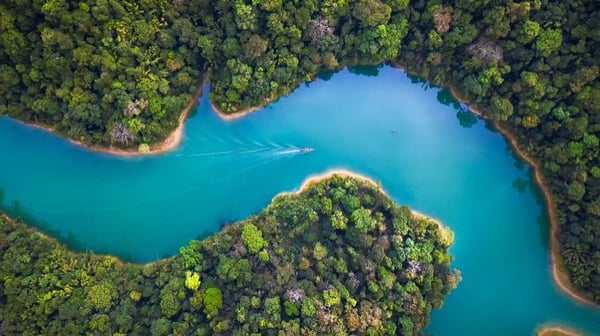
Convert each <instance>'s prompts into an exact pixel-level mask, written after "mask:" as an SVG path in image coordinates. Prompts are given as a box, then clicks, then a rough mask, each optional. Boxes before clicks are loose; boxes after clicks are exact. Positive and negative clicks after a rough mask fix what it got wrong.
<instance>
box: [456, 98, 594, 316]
mask: <svg viewBox="0 0 600 336" xmlns="http://www.w3.org/2000/svg"><path fill="white" fill-rule="evenodd" d="M449 91H450V93H451V94H452V96H453V97H454V98H455V99H456V100H457V101H459V102H461V103H463V104H466V105H468V107H469V110H470V111H472V112H473V113H474V114H476V115H477V116H479V117H481V118H484V119H486V120H489V121H491V122H492V123H493V125H494V127H495V128H496V129H497V130H498V132H499V133H500V134H501V135H502V136H503V137H504V138H506V139H507V140H508V142H509V143H510V146H511V147H512V149H513V150H514V151H515V153H517V156H519V158H521V159H522V160H523V161H525V162H527V164H529V165H530V166H531V167H533V171H534V176H535V180H536V182H537V184H538V186H539V187H540V190H541V191H542V194H543V195H544V200H545V202H546V208H547V209H548V217H549V219H550V259H551V262H552V276H553V278H554V281H555V282H556V284H557V285H558V287H559V288H560V289H561V290H562V291H563V292H564V293H565V294H567V295H568V296H569V297H571V298H572V299H574V300H576V301H578V302H580V303H583V304H585V305H588V306H591V307H595V308H598V307H600V305H598V304H596V303H595V302H593V301H591V300H589V299H588V298H586V297H585V296H584V295H582V294H580V293H579V292H577V290H576V289H574V288H573V286H572V285H571V282H570V280H569V279H568V277H567V275H566V274H564V273H563V272H562V271H561V270H560V264H559V263H560V257H559V256H558V255H559V252H560V244H559V242H558V238H557V234H558V219H557V217H556V208H555V206H554V202H553V200H552V196H551V193H550V189H549V188H548V186H547V184H546V183H545V182H544V178H543V176H542V173H541V169H540V166H539V164H538V163H537V162H536V161H535V160H533V159H532V158H530V157H529V156H528V155H527V154H526V153H525V152H524V151H522V150H521V149H520V148H519V146H518V143H517V139H516V138H515V137H514V136H513V135H512V133H510V131H508V130H507V129H506V128H504V127H502V126H500V124H499V123H497V122H496V121H494V120H490V118H487V117H486V116H484V115H483V113H482V112H481V111H479V110H478V109H477V108H475V107H473V106H472V105H470V103H469V101H468V100H467V99H465V98H464V97H462V96H460V95H459V94H458V93H457V92H456V90H454V88H452V87H450V88H449Z"/></svg>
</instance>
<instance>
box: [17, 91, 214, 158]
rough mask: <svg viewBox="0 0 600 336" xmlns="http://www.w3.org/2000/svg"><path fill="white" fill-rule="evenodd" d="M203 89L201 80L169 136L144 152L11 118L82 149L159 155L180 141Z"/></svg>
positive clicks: (130, 155)
mask: <svg viewBox="0 0 600 336" xmlns="http://www.w3.org/2000/svg"><path fill="white" fill-rule="evenodd" d="M203 91H204V82H202V84H201V85H200V88H199V89H198V90H197V91H196V93H195V94H194V96H193V98H192V101H190V102H189V103H188V105H187V106H186V107H185V108H184V109H183V110H182V111H181V113H180V114H179V119H178V121H177V123H178V124H177V127H176V128H175V129H174V130H173V132H171V134H169V136H167V137H166V138H165V139H164V140H162V141H161V142H159V143H156V144H154V145H152V146H150V151H148V152H145V153H142V152H140V151H139V150H138V149H137V148H129V149H123V148H118V147H114V146H108V147H106V146H100V145H88V144H85V143H83V142H81V141H79V140H74V139H70V138H68V137H65V136H63V135H62V134H59V133H57V132H55V131H54V129H53V128H52V127H50V126H46V125H42V124H40V123H35V122H25V121H22V120H17V119H13V120H15V121H17V122H18V123H20V124H22V125H24V126H26V127H31V128H37V129H41V130H44V131H46V132H50V133H52V134H55V135H57V136H59V137H60V138H63V139H65V140H67V141H68V142H69V143H71V144H73V145H75V146H79V147H83V148H84V149H86V150H88V151H90V152H94V153H102V154H109V155H114V156H120V157H138V156H153V155H159V154H163V153H166V152H170V151H173V150H175V149H176V148H177V147H178V146H179V144H180V143H181V140H182V139H183V129H184V127H185V121H186V120H187V117H188V116H189V114H190V111H192V110H193V109H194V108H195V107H196V106H198V100H199V99H200V97H201V96H202V93H203Z"/></svg>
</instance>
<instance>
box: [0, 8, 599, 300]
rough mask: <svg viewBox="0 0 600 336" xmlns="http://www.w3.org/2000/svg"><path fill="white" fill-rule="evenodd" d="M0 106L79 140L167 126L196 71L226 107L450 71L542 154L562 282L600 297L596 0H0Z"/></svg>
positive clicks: (141, 137)
mask: <svg viewBox="0 0 600 336" xmlns="http://www.w3.org/2000/svg"><path fill="white" fill-rule="evenodd" d="M0 45H1V46H2V48H0V60H1V61H2V62H1V63H0V114H7V115H9V116H11V117H14V118H17V119H20V120H23V121H26V122H29V123H38V124H43V125H47V126H50V127H52V128H53V129H54V130H56V131H57V132H59V133H61V134H63V135H65V136H68V137H70V138H72V139H75V140H78V141H81V142H84V143H86V144H96V145H97V144H99V145H103V146H122V147H133V148H135V147H138V146H139V148H140V149H142V150H145V149H147V146H148V145H151V144H154V143H156V142H159V141H161V140H162V139H164V138H166V137H167V136H168V134H169V133H170V132H171V131H172V130H173V129H174V128H175V127H176V126H177V121H178V116H179V114H180V111H181V109H182V107H183V106H185V104H186V103H188V101H189V99H190V97H191V96H192V93H193V92H194V91H195V90H196V89H197V87H198V85H199V83H200V82H201V79H202V78H203V75H204V74H207V75H208V76H209V80H210V84H211V93H210V98H211V100H212V102H213V103H214V104H215V106H216V107H218V109H219V110H221V111H222V112H223V113H230V114H231V113H235V112H239V111H243V110H246V109H248V108H252V107H255V106H260V105H263V104H265V103H266V102H269V101H272V100H274V99H277V98H278V97H280V96H282V95H287V94H289V93H290V92H291V91H292V90H293V89H294V88H296V87H297V86H298V85H300V84H301V83H303V82H305V81H311V80H314V79H315V78H316V77H317V75H318V74H319V73H320V72H322V71H331V70H338V69H340V68H342V67H344V66H353V65H358V64H380V63H381V62H386V61H391V62H393V63H394V64H397V65H401V66H402V67H404V68H406V69H407V70H409V71H411V72H413V73H415V74H418V75H419V76H422V77H423V78H427V79H428V80H429V81H431V82H432V83H434V84H437V85H443V86H449V87H452V88H453V89H454V91H455V92H456V93H457V94H460V95H461V96H463V97H464V98H465V99H467V100H468V101H469V102H471V103H472V104H473V105H474V106H476V107H478V108H479V109H480V110H481V111H482V112H483V114H484V116H486V117H488V118H491V119H493V120H496V121H497V122H498V125H499V126H501V127H502V128H503V129H506V130H507V131H508V132H509V134H510V135H511V136H512V137H514V138H515V139H516V140H517V144H518V147H519V149H520V150H521V151H522V152H524V153H526V154H528V155H529V156H530V157H532V158H534V159H535V160H536V162H538V165H539V168H540V174H541V176H542V177H543V181H544V183H545V186H546V187H547V188H548V190H549V191H550V195H551V200H552V202H551V207H552V209H554V210H556V221H555V222H556V223H557V225H558V232H557V233H556V237H555V238H556V239H557V240H558V246H557V248H556V249H554V253H555V257H556V258H557V261H558V262H559V266H560V268H561V271H563V272H564V275H565V277H563V278H564V279H566V280H567V282H569V283H568V284H567V285H568V286H569V287H573V288H575V289H576V290H577V292H578V293H579V294H581V295H582V296H585V297H586V298H587V299H589V300H592V301H595V302H597V303H600V183H599V179H600V160H599V158H598V150H599V149H598V148H599V147H600V146H599V139H598V136H599V133H600V113H598V111H600V83H599V81H598V76H599V75H600V66H599V64H598V63H600V8H599V6H598V5H597V1H595V0H574V1H558V0H554V1H551V0H533V1H522V2H513V1H500V0H457V1H447V2H444V1H440V0H412V1H411V0H323V1H318V0H307V1H283V0H253V1H250V0H246V1H244V0H232V1H223V0H217V1H208V0H190V1H182V0H174V1H166V0H156V1H153V0H145V1H124V2H122V1H116V0H90V1H87V2H70V1H66V0H50V1H44V2H41V1H28V0H8V1H3V2H2V4H0Z"/></svg>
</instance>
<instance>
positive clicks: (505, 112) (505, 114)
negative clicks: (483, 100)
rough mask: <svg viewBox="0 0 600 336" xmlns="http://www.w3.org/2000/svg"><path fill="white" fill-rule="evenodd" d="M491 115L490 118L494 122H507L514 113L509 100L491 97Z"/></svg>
mask: <svg viewBox="0 0 600 336" xmlns="http://www.w3.org/2000/svg"><path fill="white" fill-rule="evenodd" d="M491 103H492V106H491V110H490V112H491V114H492V117H493V118H494V119H496V120H508V118H509V117H510V116H512V114H513V112H514V108H513V105H512V104H511V102H510V100H508V99H506V98H500V97H497V96H493V97H492V100H491Z"/></svg>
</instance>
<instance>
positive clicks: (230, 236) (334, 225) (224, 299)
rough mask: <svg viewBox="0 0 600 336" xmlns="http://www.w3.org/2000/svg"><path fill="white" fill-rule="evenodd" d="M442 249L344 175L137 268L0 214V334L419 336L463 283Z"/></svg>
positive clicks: (448, 240) (417, 220) (373, 190)
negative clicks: (81, 250) (74, 248)
mask: <svg viewBox="0 0 600 336" xmlns="http://www.w3.org/2000/svg"><path fill="white" fill-rule="evenodd" d="M452 240H453V235H452V232H451V231H449V230H448V229H446V228H443V227H441V226H438V224H437V223H435V222H433V221H430V220H428V219H425V218H422V217H417V216H414V215H413V214H412V213H411V211H410V210H409V209H408V208H406V207H398V206H397V205H395V204H394V203H393V202H392V201H391V200H390V199H389V198H388V197H387V196H386V195H384V194H383V193H382V192H380V191H379V190H378V189H377V187H376V186H375V185H372V184H370V183H365V182H363V181H362V180H357V179H353V178H343V177H340V176H333V177H331V178H328V179H326V180H322V181H320V182H318V183H316V184H314V185H312V186H310V187H309V188H308V189H305V190H304V191H303V192H302V193H300V194H295V195H292V194H288V195H284V196H280V197H278V198H276V199H275V200H274V201H273V203H272V204H271V205H270V206H269V207H268V208H267V209H266V210H264V211H263V212H262V213H260V214H259V215H257V216H254V217H252V218H250V219H249V220H247V221H244V222H241V223H238V224H234V225H231V226H228V227H226V228H225V229H224V230H223V231H222V232H220V233H217V234H216V235H214V236H212V237H210V238H208V239H206V240H203V241H192V242H191V243H190V244H189V245H187V246H185V247H182V248H181V251H180V253H179V254H178V255H176V256H175V257H173V258H170V259H165V260H162V261H159V262H157V263H154V264H148V265H145V266H142V265H134V264H121V263H120V262H119V261H117V260H116V259H115V258H113V257H104V256H95V255H91V254H75V253H72V252H69V251H67V250H66V249H65V248H64V247H63V246H60V245H59V244H58V243H57V242H56V241H54V240H50V239H48V238H46V237H44V236H42V235H40V234H38V233H37V232H34V231H33V230H32V229H28V228H27V227H26V226H25V225H24V224H19V223H15V222H13V221H10V220H8V219H6V218H3V217H0V256H2V258H1V259H0V334H2V335H84V334H101V335H126V334H127V335H155V336H158V335H213V334H221V335H280V336H283V335H335V336H340V335H350V334H353V335H356V334H362V335H419V334H420V333H421V330H422V329H423V328H424V327H425V326H426V325H427V324H428V322H429V312H430V311H431V310H432V309H436V308H440V307H441V306H442V303H443V300H444V296H445V295H446V294H448V293H449V292H450V291H451V290H452V289H453V288H455V287H456V285H457V283H458V281H459V280H460V275H459V273H458V272H456V271H450V269H449V266H450V263H451V261H452V257H451V256H450V255H449V254H448V248H449V246H450V245H451V244H452Z"/></svg>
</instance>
